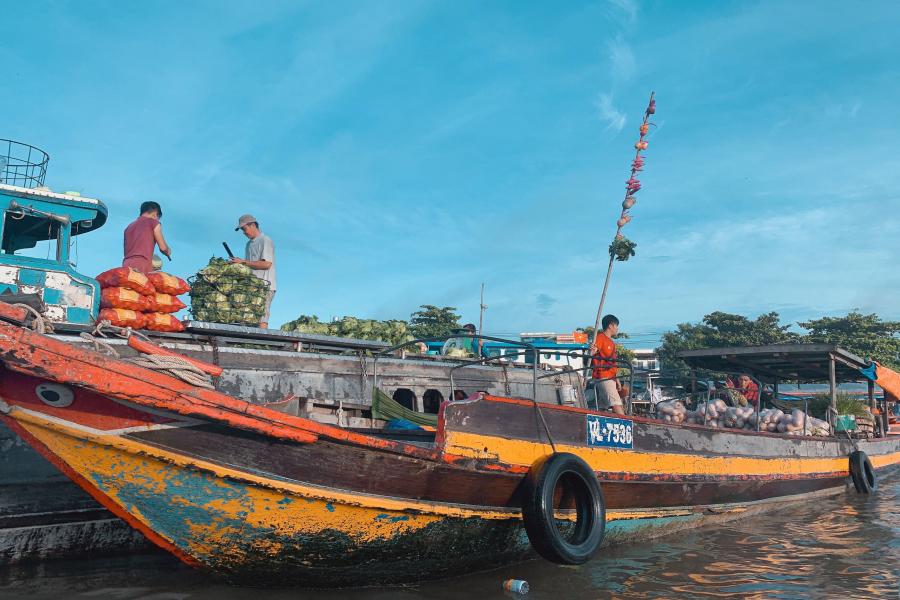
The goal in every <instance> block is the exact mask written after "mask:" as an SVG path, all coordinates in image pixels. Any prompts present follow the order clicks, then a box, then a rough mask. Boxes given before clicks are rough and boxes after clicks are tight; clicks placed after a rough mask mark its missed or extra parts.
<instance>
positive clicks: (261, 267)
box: [231, 215, 275, 329]
mask: <svg viewBox="0 0 900 600" xmlns="http://www.w3.org/2000/svg"><path fill="white" fill-rule="evenodd" d="M238 229H240V230H241V231H243V232H244V235H246V236H247V237H248V238H249V241H248V242H247V249H246V251H245V253H244V255H245V256H246V257H247V258H232V259H231V262H233V263H241V264H244V265H247V266H248V267H250V268H251V269H252V270H253V274H254V275H256V276H257V277H259V278H260V279H262V280H263V281H266V282H268V284H269V291H268V293H267V294H266V312H265V313H264V314H263V317H262V321H260V323H259V326H260V327H262V328H263V329H268V327H269V310H270V309H271V307H272V298H273V297H274V296H275V243H274V242H272V238H270V237H269V236H267V235H266V234H264V233H263V232H262V231H260V230H259V223H258V222H257V221H256V217H254V216H253V215H243V216H241V218H240V219H238V226H237V227H235V228H234V230H235V231H237V230H238Z"/></svg>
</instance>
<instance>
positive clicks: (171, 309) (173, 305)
mask: <svg viewBox="0 0 900 600" xmlns="http://www.w3.org/2000/svg"><path fill="white" fill-rule="evenodd" d="M147 298H148V300H150V302H149V304H150V306H149V308H148V310H151V311H153V312H159V313H176V312H178V311H179V310H181V309H182V308H184V307H185V304H184V302H182V301H181V300H179V299H178V298H176V297H175V296H170V295H169V294H160V293H156V294H153V295H152V296H148V297H147Z"/></svg>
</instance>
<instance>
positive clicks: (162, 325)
mask: <svg viewBox="0 0 900 600" xmlns="http://www.w3.org/2000/svg"><path fill="white" fill-rule="evenodd" d="M144 318H145V322H144V329H151V330H153V331H184V325H182V324H181V321H179V320H178V319H176V318H175V317H173V316H172V315H170V314H166V313H158V312H153V313H147V314H145V315H144Z"/></svg>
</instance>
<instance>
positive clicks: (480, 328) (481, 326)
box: [478, 283, 487, 356]
mask: <svg viewBox="0 0 900 600" xmlns="http://www.w3.org/2000/svg"><path fill="white" fill-rule="evenodd" d="M479 308H480V310H479V313H478V356H481V348H482V344H483V341H482V339H481V336H482V335H484V309H486V308H487V306H485V305H484V284H483V283H482V284H481V304H480V307H479Z"/></svg>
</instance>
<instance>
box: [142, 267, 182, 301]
mask: <svg viewBox="0 0 900 600" xmlns="http://www.w3.org/2000/svg"><path fill="white" fill-rule="evenodd" d="M147 279H149V280H150V283H152V284H153V287H154V288H156V291H157V292H161V293H163V294H170V295H172V296H178V295H179V294H184V293H187V292H189V291H191V286H190V285H188V282H187V281H185V280H184V279H182V278H180V277H175V276H174V275H169V274H168V273H163V272H162V271H153V272H152V273H149V274H147Z"/></svg>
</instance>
